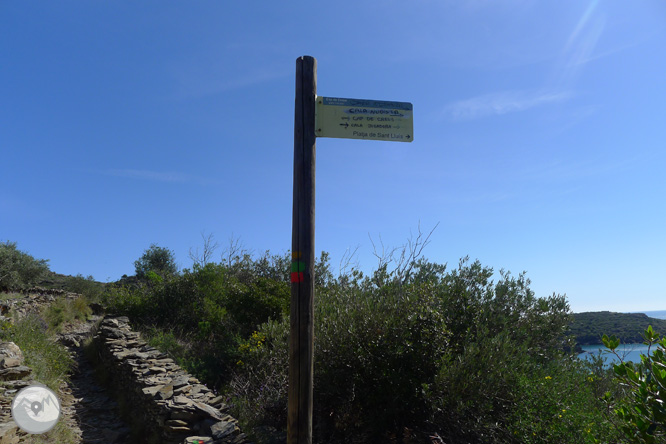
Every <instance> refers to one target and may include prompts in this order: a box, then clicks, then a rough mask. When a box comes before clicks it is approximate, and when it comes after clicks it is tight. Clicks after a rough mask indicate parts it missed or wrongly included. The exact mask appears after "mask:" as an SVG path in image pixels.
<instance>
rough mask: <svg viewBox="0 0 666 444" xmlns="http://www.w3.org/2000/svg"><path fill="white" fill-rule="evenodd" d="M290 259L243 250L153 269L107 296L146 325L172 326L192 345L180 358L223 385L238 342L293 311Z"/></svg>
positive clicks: (105, 300)
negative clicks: (170, 270)
mask: <svg viewBox="0 0 666 444" xmlns="http://www.w3.org/2000/svg"><path fill="white" fill-rule="evenodd" d="M289 261H290V258H289V255H288V254H284V255H270V254H269V253H268V252H266V253H265V254H264V255H262V256H260V257H258V258H253V257H252V256H250V255H249V253H243V254H242V255H236V256H232V259H231V262H223V263H220V264H216V263H212V262H209V263H206V264H205V265H200V264H195V265H194V266H193V268H192V270H189V269H186V270H183V272H182V273H180V274H179V275H175V276H171V277H166V278H163V277H162V276H161V275H159V274H157V273H151V272H148V273H146V275H145V278H144V279H143V280H142V281H141V282H139V283H137V284H134V285H112V286H110V287H109V288H108V289H107V291H106V292H105V293H104V295H103V297H102V301H103V303H104V304H105V305H106V306H107V308H108V310H110V311H112V312H116V313H118V314H125V315H128V316H130V318H131V319H132V320H133V321H135V322H136V323H139V324H141V325H143V326H146V328H155V329H158V330H173V331H174V332H175V334H176V335H177V336H178V339H179V340H182V341H183V342H184V343H187V344H189V345H190V346H191V350H192V351H191V352H189V351H188V352H184V351H182V350H180V351H179V352H176V354H177V355H178V356H176V357H177V359H178V360H179V363H181V365H183V366H185V367H186V368H187V369H188V370H190V371H192V372H195V373H197V376H198V377H199V378H200V379H202V380H205V381H206V382H208V383H210V384H220V383H221V382H222V381H223V377H222V376H221V375H225V374H228V372H227V371H226V369H229V368H231V367H233V366H234V365H235V362H236V361H237V355H238V344H239V341H242V340H243V338H246V337H247V336H249V335H250V334H251V333H252V332H253V331H255V330H256V329H257V327H258V326H259V325H260V324H262V323H264V322H266V321H268V320H269V319H279V318H281V317H282V316H283V315H284V314H285V313H287V312H288V310H289V299H290V287H289V285H290V284H289V265H290V262H289Z"/></svg>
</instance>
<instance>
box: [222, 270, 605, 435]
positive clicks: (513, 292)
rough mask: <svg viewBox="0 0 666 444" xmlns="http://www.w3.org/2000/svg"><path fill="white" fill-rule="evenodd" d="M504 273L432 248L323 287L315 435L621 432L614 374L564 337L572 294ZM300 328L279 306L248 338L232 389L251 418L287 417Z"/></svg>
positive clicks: (278, 421)
mask: <svg viewBox="0 0 666 444" xmlns="http://www.w3.org/2000/svg"><path fill="white" fill-rule="evenodd" d="M407 269H408V270H409V272H406V271H405V270H407ZM396 270H397V271H396ZM401 270H402V271H401ZM492 276H493V271H492V269H490V268H487V267H483V266H481V264H480V263H479V262H473V263H470V262H469V261H468V260H467V259H463V260H462V261H461V263H460V264H459V266H458V268H457V269H455V270H453V271H451V272H447V271H446V267H445V266H444V265H440V264H434V263H431V262H429V261H426V260H423V259H421V260H416V261H415V262H414V263H413V264H412V265H411V267H408V268H405V267H404V266H403V267H402V268H401V269H397V268H396V269H393V270H390V269H389V268H388V266H387V264H386V263H384V264H382V265H381V266H380V267H379V268H378V269H377V270H376V271H375V272H374V273H372V274H371V275H369V276H363V274H362V273H360V272H358V271H355V270H352V272H350V273H349V274H347V275H344V276H339V277H338V278H336V279H334V280H333V281H331V282H330V283H329V284H328V285H327V286H324V287H319V288H317V293H316V304H315V319H317V322H316V324H315V381H314V384H315V389H314V396H315V402H314V406H315V407H314V408H315V412H314V415H315V416H314V421H315V423H314V427H315V440H316V441H318V442H350V441H352V440H356V441H359V442H380V441H381V442H385V441H386V442H388V441H389V437H391V436H393V437H394V438H393V439H395V437H397V436H400V433H401V431H402V430H404V429H405V427H409V428H410V429H412V430H416V432H417V434H419V433H420V435H419V436H421V437H422V438H425V437H426V436H427V435H428V434H433V433H435V432H436V433H438V434H439V435H440V436H442V437H444V438H445V439H446V442H466V443H482V442H485V443H491V442H492V443H502V442H506V443H518V442H542V443H546V442H562V443H567V442H571V443H578V442H590V443H593V442H596V441H595V439H601V440H603V439H607V440H609V439H612V437H613V436H614V435H613V434H614V430H613V429H612V428H611V427H610V426H609V423H608V421H607V420H605V419H604V416H603V415H604V405H603V404H602V403H601V402H600V401H599V397H598V394H599V393H600V392H601V390H602V389H604V388H606V387H607V377H606V376H605V375H604V374H603V372H601V371H599V370H598V369H596V370H595V369H592V367H591V364H587V363H583V362H578V361H576V360H572V359H571V358H570V357H568V356H567V355H565V354H564V352H563V351H562V350H563V348H564V346H565V345H566V344H567V343H568V342H569V340H567V327H568V325H569V323H570V313H569V307H568V304H567V303H566V299H565V298H564V297H562V296H557V295H553V296H551V297H548V298H536V297H535V296H534V293H533V292H532V291H531V290H530V289H529V280H528V279H526V278H525V276H524V274H521V275H519V276H518V277H513V276H512V275H510V274H509V273H505V272H501V273H500V279H499V280H498V281H497V282H496V283H495V282H493V281H491V277H492ZM288 332H289V321H288V319H286V318H283V319H282V320H278V321H275V320H274V321H271V322H268V323H265V324H263V325H261V326H260V327H259V329H258V330H257V332H256V333H254V334H253V335H252V336H251V337H250V338H249V339H248V340H247V342H245V343H243V344H241V346H240V349H239V351H240V353H241V355H240V359H239V361H238V363H237V366H236V374H235V376H234V379H233V380H232V382H231V384H230V391H231V393H232V395H233V399H234V401H233V405H234V409H235V411H236V413H237V414H238V415H239V416H241V417H242V418H243V419H244V421H245V422H246V423H247V424H249V425H252V426H256V425H259V424H262V425H268V426H272V427H276V428H281V427H283V425H284V424H285V423H286V409H285V406H286V396H287V394H286V386H287V384H286V381H287V368H288V353H287V349H288V347H287V344H288V342H287V338H288ZM585 366H590V367H589V368H588V367H585ZM546 376H549V379H545V377H546ZM546 382H548V384H545V383H546ZM585 384H587V385H585ZM580 387H584V390H580V389H579V388H580ZM542 409H543V410H544V411H549V412H550V415H549V416H548V417H547V418H543V419H540V416H539V415H540V414H541V413H540V412H541V410H542ZM562 410H566V412H562ZM558 411H559V413H557V412H558ZM564 413H567V414H568V415H564ZM559 415H562V417H563V418H564V420H562V419H561V418H560V416H559ZM537 418H539V419H538V420H537ZM529 421H536V422H535V423H534V424H532V423H530V422H529ZM591 423H594V425H592V426H591V425H590V424H591ZM588 429H589V431H588ZM546 430H548V432H547V433H545V431H546ZM539 433H541V437H540V438H538V439H537V438H535V437H534V436H535V435H534V434H537V435H539ZM548 439H551V441H548Z"/></svg>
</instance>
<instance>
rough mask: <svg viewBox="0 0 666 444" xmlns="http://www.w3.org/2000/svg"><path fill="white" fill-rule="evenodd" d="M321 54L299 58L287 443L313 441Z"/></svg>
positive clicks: (306, 443) (295, 117) (295, 134)
mask: <svg viewBox="0 0 666 444" xmlns="http://www.w3.org/2000/svg"><path fill="white" fill-rule="evenodd" d="M316 95H317V60H316V59H314V58H313V57H309V56H303V57H299V58H298V59H297V60H296V107H295V116H294V203H293V205H294V207H293V219H292V238H291V252H292V253H291V254H292V262H291V333H290V337H289V401H288V402H289V404H288V409H287V411H288V412H287V414H288V417H287V442H288V444H311V443H312V384H313V370H314V366H313V362H314V360H313V355H314V258H315V249H314V235H315V228H314V222H315V154H316V146H315V144H316V136H315V99H316Z"/></svg>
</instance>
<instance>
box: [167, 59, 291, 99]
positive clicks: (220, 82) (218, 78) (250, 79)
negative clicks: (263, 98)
mask: <svg viewBox="0 0 666 444" xmlns="http://www.w3.org/2000/svg"><path fill="white" fill-rule="evenodd" d="M172 71H173V76H174V78H175V80H176V82H177V83H178V87H177V93H176V95H177V97H178V98H197V97H205V96H209V95H214V94H221V93H225V92H228V91H234V90H237V89H242V88H249V87H253V86H258V85H261V84H264V83H268V82H272V81H274V80H277V79H281V78H285V77H288V76H290V75H292V71H293V70H292V69H287V67H286V66H280V67H276V66H273V67H257V68H252V69H248V70H243V71H241V70H236V69H235V68H234V67H233V66H228V65H225V64H220V63H206V62H192V63H185V64H182V65H179V66H177V67H174V68H173V69H172Z"/></svg>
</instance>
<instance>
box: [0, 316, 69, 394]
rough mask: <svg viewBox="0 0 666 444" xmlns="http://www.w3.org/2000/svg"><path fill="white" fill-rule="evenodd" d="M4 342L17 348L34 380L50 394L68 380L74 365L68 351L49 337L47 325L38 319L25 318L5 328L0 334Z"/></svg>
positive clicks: (37, 317) (36, 317)
mask: <svg viewBox="0 0 666 444" xmlns="http://www.w3.org/2000/svg"><path fill="white" fill-rule="evenodd" d="M0 338H1V339H2V340H3V341H12V342H14V343H16V345H18V346H19V348H20V349H21V351H22V352H23V355H24V357H25V363H26V365H27V366H29V367H30V368H32V371H33V373H34V378H35V379H36V380H38V381H39V382H41V383H43V384H45V385H46V386H48V387H49V388H51V389H52V390H53V391H56V392H57V391H58V390H59V387H60V384H61V383H62V382H63V381H65V380H67V375H68V373H69V371H70V369H71V368H72V365H73V361H72V358H71V357H70V356H69V353H68V352H67V349H66V348H65V347H64V346H62V345H60V344H58V343H56V342H55V341H53V339H52V338H51V337H50V336H49V333H48V328H47V325H46V322H45V321H44V320H43V319H42V318H41V317H39V316H37V315H34V314H33V315H28V316H26V317H24V318H22V319H21V320H20V321H18V322H17V323H15V324H14V325H12V326H11V327H8V328H2V329H1V330H0Z"/></svg>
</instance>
